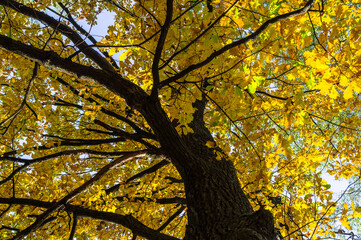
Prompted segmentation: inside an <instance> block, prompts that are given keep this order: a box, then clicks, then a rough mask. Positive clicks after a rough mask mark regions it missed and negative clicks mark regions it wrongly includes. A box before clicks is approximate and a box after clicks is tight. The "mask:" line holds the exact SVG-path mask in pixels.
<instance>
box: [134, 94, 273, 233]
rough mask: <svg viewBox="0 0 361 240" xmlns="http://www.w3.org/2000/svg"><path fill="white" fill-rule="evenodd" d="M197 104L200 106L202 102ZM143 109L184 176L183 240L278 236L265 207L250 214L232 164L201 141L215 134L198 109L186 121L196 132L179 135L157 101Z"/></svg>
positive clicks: (205, 140) (246, 200)
mask: <svg viewBox="0 0 361 240" xmlns="http://www.w3.org/2000/svg"><path fill="white" fill-rule="evenodd" d="M195 104H196V105H197V104H198V106H197V107H198V109H202V108H204V105H205V101H203V102H202V101H197V102H196V103H195ZM202 105H203V106H202ZM143 109H144V110H145V111H143V112H141V113H142V114H143V116H144V117H145V118H146V119H147V122H148V123H149V125H150V126H151V127H152V129H153V130H154V132H155V135H156V136H158V138H159V139H158V140H159V142H160V143H161V145H162V148H163V151H164V153H165V155H166V156H168V158H169V159H170V160H171V161H172V163H173V164H174V165H175V166H176V168H177V169H178V171H179V172H180V174H181V176H182V179H183V180H184V187H185V192H186V198H187V208H188V210H187V215H188V225H187V230H186V236H185V238H184V239H185V240H191V239H192V240H198V239H199V240H201V239H215V240H216V239H250V240H251V239H255V240H273V239H276V237H275V233H274V223H273V216H272V214H271V213H270V212H269V211H266V210H260V211H257V212H253V210H252V207H251V205H250V203H249V201H248V199H247V197H246V195H245V193H244V192H243V191H242V188H241V185H240V183H239V180H238V178H237V175H236V170H235V168H234V165H233V164H232V162H231V161H229V160H227V159H222V160H217V159H216V153H215V149H210V148H208V147H207V146H206V145H205V143H206V142H207V141H213V138H212V135H211V133H210V132H209V130H208V129H207V128H206V127H205V125H204V122H203V112H202V110H197V111H196V113H195V114H194V120H193V121H192V123H191V124H190V126H191V127H192V128H193V130H194V131H195V132H194V133H193V134H188V135H186V136H183V137H181V136H179V135H178V133H177V132H176V130H175V129H174V127H173V125H172V123H171V121H170V120H169V119H168V117H167V115H166V113H165V112H164V111H163V109H162V108H161V106H160V104H159V102H157V101H155V102H151V101H149V102H148V103H147V104H146V106H143V107H142V108H140V110H143Z"/></svg>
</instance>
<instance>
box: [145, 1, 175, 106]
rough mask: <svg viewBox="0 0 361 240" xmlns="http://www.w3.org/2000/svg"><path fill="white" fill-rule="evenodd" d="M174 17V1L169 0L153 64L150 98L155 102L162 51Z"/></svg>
mask: <svg viewBox="0 0 361 240" xmlns="http://www.w3.org/2000/svg"><path fill="white" fill-rule="evenodd" d="M172 17H173V0H167V14H166V17H165V22H164V24H163V26H162V29H161V33H160V37H159V40H158V43H157V47H156V49H155V53H154V58H153V63H152V75H153V87H152V92H151V94H150V98H151V99H153V100H155V99H157V98H158V91H159V82H160V79H159V69H158V67H159V61H160V58H161V57H162V50H163V47H164V43H165V40H166V38H167V33H168V30H169V27H170V24H171V22H172Z"/></svg>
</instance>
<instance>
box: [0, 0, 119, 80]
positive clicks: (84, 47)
mask: <svg viewBox="0 0 361 240" xmlns="http://www.w3.org/2000/svg"><path fill="white" fill-rule="evenodd" d="M0 5H2V6H5V7H8V8H11V9H13V10H14V11H16V12H18V13H21V14H24V15H26V16H28V17H31V18H33V19H36V20H39V21H40V22H42V23H43V24H45V25H47V26H49V27H51V28H53V29H55V30H56V31H59V32H60V33H61V34H63V35H65V36H67V37H68V38H69V39H70V40H71V41H72V42H73V43H74V44H75V45H76V46H77V47H78V48H79V49H80V50H81V51H82V52H83V53H84V54H85V55H86V56H88V57H89V58H90V59H91V60H93V61H94V62H95V63H96V64H98V65H99V67H101V68H102V69H104V70H107V71H110V72H113V73H115V70H114V68H113V67H112V66H111V65H110V63H109V62H108V61H106V60H105V58H103V57H102V56H101V55H100V54H99V53H98V52H97V51H95V50H94V49H92V48H89V47H88V44H87V43H86V42H85V41H84V40H83V39H82V38H81V37H80V35H79V34H78V33H77V32H75V31H74V30H73V29H71V28H70V27H68V26H66V25H65V24H63V23H61V22H59V21H57V20H55V19H54V18H52V17H50V16H49V15H47V14H45V13H43V12H39V11H37V10H35V9H33V8H30V7H28V6H26V5H23V4H21V3H18V2H16V1H14V0H2V1H0Z"/></svg>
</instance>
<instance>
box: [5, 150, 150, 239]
mask: <svg viewBox="0 0 361 240" xmlns="http://www.w3.org/2000/svg"><path fill="white" fill-rule="evenodd" d="M145 153H146V151H138V152H134V153H131V154H127V155H125V156H123V157H120V158H117V159H115V160H114V161H112V162H110V163H109V164H107V165H105V166H104V167H103V168H102V169H100V170H99V171H98V172H97V174H95V175H94V177H92V178H91V179H89V180H88V181H86V182H85V183H83V184H82V185H81V186H79V187H78V188H76V189H74V190H73V191H71V192H70V193H69V194H68V195H66V196H65V197H63V198H62V199H61V200H60V201H58V202H56V203H54V204H53V205H52V206H51V207H50V208H48V209H47V210H46V211H45V212H43V213H42V214H41V215H39V217H38V218H37V219H36V221H35V222H34V223H32V224H31V225H30V226H28V227H27V228H25V229H24V230H22V231H20V232H19V233H18V234H16V235H15V236H14V237H13V238H12V240H20V239H22V238H23V237H25V236H27V235H28V234H30V233H31V232H33V231H35V230H36V229H38V228H39V227H41V225H42V224H43V223H44V222H45V221H46V219H47V218H48V217H49V216H50V215H51V214H53V213H54V212H55V211H57V210H58V209H59V208H60V207H62V206H64V205H65V204H67V203H68V202H69V201H71V200H72V199H74V198H75V197H76V196H78V195H79V194H80V193H82V192H83V191H85V190H86V189H87V188H88V187H90V186H91V185H93V184H94V183H95V182H96V181H98V180H99V179H100V178H101V177H103V176H104V175H105V174H106V173H107V172H108V171H109V170H111V169H113V168H115V167H117V166H118V165H120V164H121V163H123V162H125V161H128V160H130V159H133V158H135V157H141V156H144V155H145Z"/></svg>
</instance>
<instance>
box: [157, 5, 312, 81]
mask: <svg viewBox="0 0 361 240" xmlns="http://www.w3.org/2000/svg"><path fill="white" fill-rule="evenodd" d="M314 1H315V0H309V1H308V2H307V3H306V5H305V6H304V7H303V8H301V9H299V10H296V11H293V12H289V13H285V14H282V15H279V16H277V17H274V18H271V19H269V20H267V21H266V22H265V23H263V24H262V25H261V26H260V27H259V28H258V29H257V30H256V31H254V32H253V33H251V34H250V35H248V36H247V37H244V38H242V39H240V40H237V41H234V42H232V43H230V44H227V45H225V46H224V47H222V48H221V49H219V50H217V51H215V52H213V53H212V54H211V55H209V56H208V57H207V58H206V59H205V60H203V61H202V62H199V63H196V64H192V65H190V66H189V67H187V68H186V69H184V70H183V71H181V72H179V73H177V74H176V75H174V76H172V77H170V78H168V79H166V80H164V81H163V82H161V83H160V87H163V86H165V85H168V84H170V83H172V82H175V81H177V80H178V79H180V78H182V77H184V76H185V75H187V74H188V73H190V72H192V71H193V70H195V69H198V68H201V67H203V66H205V65H207V64H208V63H210V62H211V61H212V60H213V59H215V58H216V57H218V56H219V55H222V54H223V53H225V52H226V51H228V50H230V49H232V48H234V47H237V46H239V45H242V44H245V43H247V42H248V41H249V40H252V39H255V38H256V37H258V36H259V35H260V34H261V33H262V32H264V31H265V30H266V29H267V28H268V27H269V26H270V25H272V24H274V23H277V22H280V21H283V20H286V19H288V18H291V17H295V16H298V15H300V14H303V13H306V12H307V11H308V10H310V8H311V7H312V5H313V3H314Z"/></svg>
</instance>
